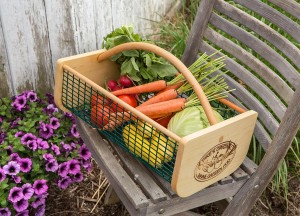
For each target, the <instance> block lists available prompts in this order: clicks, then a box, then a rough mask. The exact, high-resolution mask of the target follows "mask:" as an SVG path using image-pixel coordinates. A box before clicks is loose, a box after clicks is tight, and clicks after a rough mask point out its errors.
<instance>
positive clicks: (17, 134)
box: [15, 131, 24, 137]
mask: <svg viewBox="0 0 300 216" xmlns="http://www.w3.org/2000/svg"><path fill="white" fill-rule="evenodd" d="M23 135H24V132H23V131H18V132H17V133H16V134H15V137H22V136H23Z"/></svg>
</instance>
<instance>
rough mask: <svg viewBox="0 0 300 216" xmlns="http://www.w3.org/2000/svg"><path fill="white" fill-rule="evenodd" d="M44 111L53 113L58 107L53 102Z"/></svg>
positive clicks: (49, 113)
mask: <svg viewBox="0 0 300 216" xmlns="http://www.w3.org/2000/svg"><path fill="white" fill-rule="evenodd" d="M43 111H44V112H45V113H47V114H48V115H52V114H53V113H55V112H58V109H57V108H56V106H55V105H54V104H52V103H51V104H49V105H48V106H47V108H44V109H43Z"/></svg>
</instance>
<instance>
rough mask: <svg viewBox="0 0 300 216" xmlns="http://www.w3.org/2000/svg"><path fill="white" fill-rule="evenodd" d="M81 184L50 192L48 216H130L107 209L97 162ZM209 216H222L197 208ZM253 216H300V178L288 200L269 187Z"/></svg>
mask: <svg viewBox="0 0 300 216" xmlns="http://www.w3.org/2000/svg"><path fill="white" fill-rule="evenodd" d="M85 176H86V177H85V179H84V181H83V182H81V183H80V184H74V185H72V186H70V187H68V188H67V189H66V190H64V191H61V190H59V189H58V188H57V186H56V185H55V184H52V185H51V186H50V189H49V197H48V199H47V204H46V214H45V215H46V216H67V215H68V216H79V215H81V216H88V215H89V216H93V215H105V216H106V215H107V216H110V215H114V216H128V215H129V213H128V212H127V211H126V208H125V207H124V206H123V205H122V203H118V204H114V205H110V206H104V205H103V200H104V194H105V191H106V190H107V187H108V186H109V183H108V182H107V181H106V178H105V176H104V175H103V173H102V172H101V170H99V168H98V167H97V165H96V163H95V162H94V168H93V169H92V171H91V173H90V174H86V175H85ZM193 211H194V212H198V213H201V214H204V215H207V216H217V215H220V212H219V210H218V208H217V207H216V206H215V205H214V204H210V205H206V206H202V207H200V208H197V209H193ZM250 215H251V216H254V215H255V216H265V215H268V216H269V215H272V216H282V215H287V216H299V215H300V179H299V178H296V177H292V178H290V179H289V193H288V201H286V200H285V199H284V198H283V197H281V196H279V195H277V194H274V193H272V192H271V190H270V189H269V188H267V190H266V191H265V192H264V194H263V195H262V196H261V197H260V199H259V200H258V201H257V203H256V205H255V206H254V207H253V209H252V211H251V214H250Z"/></svg>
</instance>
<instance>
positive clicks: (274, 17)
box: [233, 0, 300, 42]
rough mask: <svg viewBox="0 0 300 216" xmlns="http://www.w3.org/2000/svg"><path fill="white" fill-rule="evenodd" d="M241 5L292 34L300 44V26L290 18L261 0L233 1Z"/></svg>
mask: <svg viewBox="0 0 300 216" xmlns="http://www.w3.org/2000/svg"><path fill="white" fill-rule="evenodd" d="M233 1H234V2H236V3H239V4H240V5H243V6H244V7H246V8H248V9H250V10H252V11H254V12H255V13H257V14H259V15H261V16H262V17H265V18H266V19H268V20H269V21H271V22H272V23H274V24H275V25H277V26H278V27H280V28H281V29H283V30H284V31H286V32H287V33H288V34H290V35H291V36H292V37H293V38H295V39H296V40H297V41H298V42H300V26H299V25H298V24H297V23H295V22H294V21H293V20H291V19H290V18H288V17H286V16H285V15H283V14H282V13H280V12H279V11H277V10H275V9H274V8H272V7H270V6H268V5H267V4H265V3H263V2H261V1H259V0H233Z"/></svg>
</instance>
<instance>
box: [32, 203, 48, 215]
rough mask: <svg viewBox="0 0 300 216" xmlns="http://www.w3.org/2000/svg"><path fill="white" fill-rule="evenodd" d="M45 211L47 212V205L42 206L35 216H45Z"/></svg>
mask: <svg viewBox="0 0 300 216" xmlns="http://www.w3.org/2000/svg"><path fill="white" fill-rule="evenodd" d="M45 210H46V208H45V205H41V206H40V207H39V208H38V209H37V210H36V212H35V214H34V215H35V216H44V214H45Z"/></svg>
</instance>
